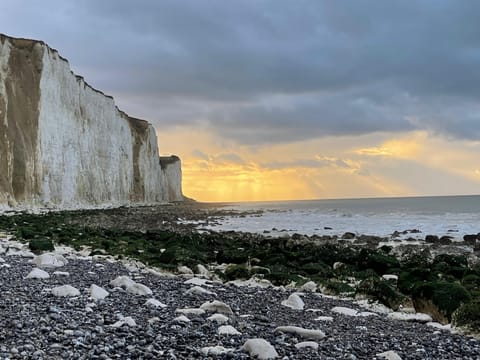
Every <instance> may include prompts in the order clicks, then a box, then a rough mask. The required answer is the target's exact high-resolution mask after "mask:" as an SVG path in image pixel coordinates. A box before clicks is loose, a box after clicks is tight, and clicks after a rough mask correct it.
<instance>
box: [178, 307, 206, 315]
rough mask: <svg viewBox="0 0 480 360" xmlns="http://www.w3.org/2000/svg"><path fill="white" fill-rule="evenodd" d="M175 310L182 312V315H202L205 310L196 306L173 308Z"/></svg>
mask: <svg viewBox="0 0 480 360" xmlns="http://www.w3.org/2000/svg"><path fill="white" fill-rule="evenodd" d="M175 312H176V313H178V314H183V315H203V314H205V310H203V309H197V308H185V309H177V310H175Z"/></svg>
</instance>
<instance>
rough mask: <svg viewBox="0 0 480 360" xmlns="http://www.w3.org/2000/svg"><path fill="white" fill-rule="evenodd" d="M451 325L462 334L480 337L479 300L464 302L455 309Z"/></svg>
mask: <svg viewBox="0 0 480 360" xmlns="http://www.w3.org/2000/svg"><path fill="white" fill-rule="evenodd" d="M452 326H453V327H454V328H456V329H458V330H460V331H461V332H462V333H464V334H467V335H472V336H475V337H476V338H480V302H478V301H474V302H471V303H468V304H464V305H462V306H460V307H459V308H458V309H457V310H455V312H454V313H453V315H452Z"/></svg>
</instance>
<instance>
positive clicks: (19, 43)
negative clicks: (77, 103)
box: [0, 33, 150, 126]
mask: <svg viewBox="0 0 480 360" xmlns="http://www.w3.org/2000/svg"><path fill="white" fill-rule="evenodd" d="M5 41H8V42H10V43H12V44H13V45H14V46H16V47H19V48H23V47H31V46H34V45H35V44H39V45H41V46H43V47H45V48H46V49H47V51H49V52H51V53H53V54H55V55H56V56H58V58H59V59H60V60H62V61H64V62H66V63H67V64H68V68H69V69H70V72H71V74H72V75H73V76H75V78H76V79H77V80H78V81H80V82H82V83H83V84H84V86H86V87H88V88H90V89H91V90H92V91H95V92H96V93H99V94H101V95H103V96H105V97H107V98H109V99H112V100H114V98H113V96H111V95H108V94H105V93H104V92H103V91H100V90H98V89H96V88H94V87H93V86H92V85H90V84H89V83H88V82H87V81H85V78H84V77H83V76H81V75H78V74H75V73H74V72H73V71H72V70H71V67H70V62H69V61H68V60H67V59H66V58H65V57H63V56H61V55H60V53H59V52H58V50H56V49H54V48H52V47H51V46H49V45H48V44H47V43H46V42H44V41H42V40H35V39H27V38H17V37H12V36H9V35H5V34H2V33H0V43H1V44H2V45H3V44H4V43H5ZM115 108H116V109H117V111H118V112H119V113H121V114H122V115H123V116H125V117H128V118H129V119H131V120H133V121H139V122H142V123H147V124H150V123H149V122H148V121H147V120H143V119H138V118H134V117H131V116H129V115H128V114H127V113H126V112H125V111H123V110H120V109H119V108H118V106H117V105H116V104H115ZM143 126H145V124H143Z"/></svg>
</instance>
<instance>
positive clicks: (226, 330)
mask: <svg viewBox="0 0 480 360" xmlns="http://www.w3.org/2000/svg"><path fill="white" fill-rule="evenodd" d="M218 334H219V335H232V336H235V335H242V333H241V332H240V331H238V330H237V329H235V328H234V327H233V326H231V325H222V326H220V327H219V328H218Z"/></svg>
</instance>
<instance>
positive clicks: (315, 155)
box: [158, 129, 480, 202]
mask: <svg viewBox="0 0 480 360" xmlns="http://www.w3.org/2000/svg"><path fill="white" fill-rule="evenodd" d="M172 135H173V136H172ZM158 136H159V148H160V150H161V151H162V149H172V151H173V152H176V153H179V154H181V157H182V165H183V189H184V193H185V194H186V195H187V196H190V197H192V198H194V199H197V200H200V201H214V202H221V201H268V200H295V199H322V198H354V197H385V196H417V195H423V194H443V195H448V194H451V193H452V191H453V190H452V187H451V184H452V183H453V182H455V183H457V184H462V188H461V189H460V192H461V193H464V194H468V193H471V192H474V191H476V189H477V188H478V187H479V185H480V176H479V171H478V165H477V164H478V162H477V158H476V156H475V155H474V154H473V153H472V148H476V149H479V150H480V144H479V143H478V142H461V141H458V142H452V141H450V140H448V139H443V138H441V137H431V136H429V135H428V134H427V133H426V132H421V131H418V132H410V133H405V134H401V135H400V136H399V135H398V134H376V135H373V136H363V137H344V138H342V139H341V140H342V141H341V142H339V141H338V139H337V138H334V137H331V138H326V139H325V138H322V139H316V140H310V141H308V142H303V143H290V144H277V145H269V146H265V147H248V146H235V145H234V144H228V143H227V142H225V140H222V139H220V138H218V137H217V136H216V135H215V134H214V133H209V132H206V131H204V132H198V131H197V132H195V131H189V130H188V129H177V130H176V131H172V132H170V136H168V137H164V136H162V133H160V132H159V133H158ZM198 149H202V151H199V150H198ZM446 149H448V150H446ZM412 169H415V172H412ZM418 169H421V170H418ZM419 183H420V184H421V186H418V184H419ZM457 190H458V189H457ZM457 192H458V191H457Z"/></svg>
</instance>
